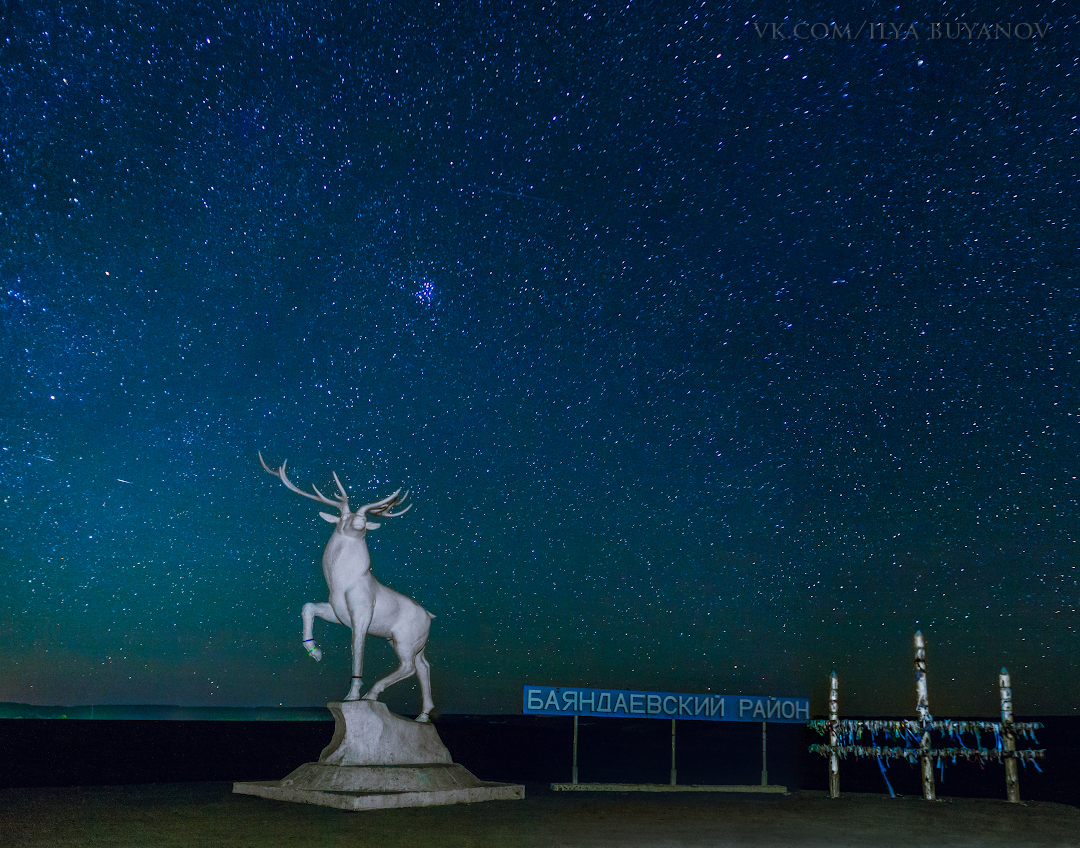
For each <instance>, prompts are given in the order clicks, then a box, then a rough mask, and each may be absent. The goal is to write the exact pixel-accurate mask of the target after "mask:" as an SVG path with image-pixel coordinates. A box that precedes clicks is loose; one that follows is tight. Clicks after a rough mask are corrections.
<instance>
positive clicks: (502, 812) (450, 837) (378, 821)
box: [0, 783, 1080, 848]
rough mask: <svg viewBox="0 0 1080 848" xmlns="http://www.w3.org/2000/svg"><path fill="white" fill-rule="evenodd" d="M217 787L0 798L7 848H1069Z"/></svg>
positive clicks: (104, 789) (592, 810) (908, 824)
mask: <svg viewBox="0 0 1080 848" xmlns="http://www.w3.org/2000/svg"><path fill="white" fill-rule="evenodd" d="M231 790H232V786H231V784H228V783H187V784H159V785H141V786H94V787H68V788H34V789H5V790H0V844H2V845H3V846H5V848H67V846H95V848H97V846H140V848H142V846H161V848H173V846H176V848H197V846H214V847H215V848H239V846H252V848H255V846H258V848H273V846H279V845H280V846H295V848H306V846H312V848H315V847H316V846H317V848H335V847H336V846H342V848H345V846H348V848H366V846H372V848H375V846H378V848H396V846H402V848H406V846H407V847H408V848H442V846H448V848H449V846H454V848H457V846H461V847H462V848H465V847H466V846H468V848H479V847H480V846H499V848H502V847H503V846H506V848H517V846H529V847H530V848H534V847H535V848H541V847H542V848H549V846H560V848H562V847H563V846H565V848H572V847H573V846H581V848H586V846H597V847H598V846H649V848H666V847H667V846H670V848H675V846H755V847H756V846H815V848H816V846H821V848H845V846H881V848H892V846H904V848H915V847H916V846H927V848H953V846H971V848H976V846H978V848H997V846H1001V848H1005V846H1009V848H1026V846H1032V848H1035V846H1080V809H1077V808H1075V807H1071V806H1066V805H1061V804H1052V803H1046V802H1030V803H1026V804H1021V805H1015V804H1007V803H1005V802H1003V801H996V800H981V799H970V798H953V799H948V800H945V801H940V802H936V803H927V802H924V801H923V800H922V799H921V798H911V797H905V798H897V799H895V800H892V799H889V798H888V797H887V796H884V795H868V794H853V795H847V796H845V797H843V798H840V799H838V800H835V801H834V800H830V799H829V798H828V796H827V795H826V794H825V793H822V792H799V793H796V794H793V795H789V796H771V797H767V796H749V795H744V796H736V795H704V794H695V795H666V796H662V797H661V796H643V795H641V794H637V793H635V794H633V795H630V794H608V793H603V794H601V793H596V794H573V795H568V794H558V793H553V792H551V791H550V790H548V789H547V788H546V787H545V786H543V785H531V786H528V787H527V790H526V798H525V800H524V801H497V802H490V803H486V804H472V805H457V806H451V807H427V808H419V809H403V810H374V811H367V812H355V813H354V812H343V811H340V810H331V809H326V808H322V807H313V806H308V805H304V804H289V803H285V802H277V801H266V800H263V799H260V798H252V797H249V796H242V795H233V794H232V791H231Z"/></svg>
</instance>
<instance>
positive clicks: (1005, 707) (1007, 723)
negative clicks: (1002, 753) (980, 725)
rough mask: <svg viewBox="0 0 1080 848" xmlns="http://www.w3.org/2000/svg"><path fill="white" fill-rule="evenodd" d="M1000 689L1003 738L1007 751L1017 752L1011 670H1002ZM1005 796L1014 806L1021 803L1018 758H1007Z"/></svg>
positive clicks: (999, 676) (999, 679)
mask: <svg viewBox="0 0 1080 848" xmlns="http://www.w3.org/2000/svg"><path fill="white" fill-rule="evenodd" d="M998 689H1000V690H1001V736H1002V738H1003V739H1004V741H1005V750H1006V751H1015V750H1016V731H1015V730H1013V714H1012V680H1011V679H1010V678H1009V670H1008V669H1007V668H1002V669H1001V674H999V675H998ZM1005 795H1006V797H1007V798H1008V799H1009V802H1010V803H1012V804H1019V803H1020V777H1019V776H1018V775H1017V773H1016V757H1005Z"/></svg>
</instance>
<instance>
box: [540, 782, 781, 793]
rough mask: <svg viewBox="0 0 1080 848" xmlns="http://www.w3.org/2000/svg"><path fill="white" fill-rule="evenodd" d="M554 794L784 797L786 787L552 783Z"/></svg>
mask: <svg viewBox="0 0 1080 848" xmlns="http://www.w3.org/2000/svg"><path fill="white" fill-rule="evenodd" d="M551 788H552V789H554V790H555V791H556V792H765V793H769V794H776V795H786V794H787V787H786V786H774V785H768V786H761V785H759V784H756V783H751V784H747V785H745V786H740V785H738V784H730V785H715V786H710V785H708V784H705V783H691V784H687V785H685V786H684V785H682V784H676V785H674V786H672V785H671V784H670V783H553V784H551Z"/></svg>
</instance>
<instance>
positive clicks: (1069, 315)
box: [0, 2, 1080, 715]
mask: <svg viewBox="0 0 1080 848" xmlns="http://www.w3.org/2000/svg"><path fill="white" fill-rule="evenodd" d="M1063 9H1064V6H1063V4H1060V3H1051V2H1048V3H1043V4H1038V5H1036V6H1030V7H1027V6H1023V5H1022V6H1021V8H1017V7H1015V6H1012V7H1009V8H997V7H991V6H986V7H985V8H982V9H980V20H983V19H985V20H1032V21H1042V22H1045V23H1046V24H1048V25H1049V27H1050V29H1049V31H1048V32H1047V34H1046V35H1045V37H1044V38H1041V39H1030V40H1007V41H998V42H970V41H969V42H964V41H937V42H931V41H927V40H919V39H906V40H897V41H880V40H879V41H874V40H871V39H865V38H864V39H861V40H856V41H835V40H834V41H821V42H814V41H804V42H796V41H794V40H791V39H788V40H780V39H775V38H771V37H762V36H761V35H759V33H758V31H757V30H756V29H755V26H754V22H755V21H775V20H783V19H784V16H785V15H786V14H787V12H786V11H785V10H782V9H776V8H772V7H771V4H764V5H763V6H762V8H761V9H759V10H755V12H754V14H753V15H752V16H746V12H745V11H742V12H740V11H738V10H735V9H733V8H731V7H727V6H724V5H717V4H711V3H697V2H694V3H687V2H683V3H658V4H644V3H629V4H625V5H619V6H618V7H617V8H616V7H614V6H612V7H607V6H603V5H592V4H587V3H584V4H583V3H569V4H562V3H558V4H548V5H547V6H543V5H540V6H538V5H537V4H519V3H516V2H515V3H505V4H486V3H467V4H454V3H446V2H427V3H423V4H420V5H419V6H417V7H415V8H413V7H410V8H409V9H408V10H406V9H405V8H404V7H402V6H400V4H386V3H378V4H376V3H372V4H359V5H356V6H353V7H350V8H347V9H346V8H344V7H339V6H337V5H334V4H331V5H330V6H327V7H322V6H320V5H319V4H316V5H315V6H312V5H311V4H300V3H287V2H286V3H281V2H271V3H249V2H238V3H231V4H211V3H203V2H186V3H182V4H168V3H152V4H142V3H125V2H110V3H106V4H104V5H101V4H98V5H95V6H93V7H92V8H83V7H78V6H73V5H72V4H66V3H57V2H44V3H38V4H33V5H32V6H31V5H30V4H19V3H16V4H13V5H9V7H8V8H7V10H6V11H5V16H6V20H5V31H4V32H3V34H2V36H0V51H2V54H3V57H4V61H3V63H0V65H2V68H0V161H2V163H3V169H2V173H0V181H2V184H3V190H2V191H0V233H2V241H0V247H2V249H0V352H2V356H0V391H2V394H3V405H2V408H0V516H2V524H0V575H2V577H3V583H4V587H5V591H4V592H3V597H2V600H0V667H3V668H4V669H5V672H4V674H3V675H2V678H0V701H12V702H24V703H40V704H51V703H56V704H80V703H133V704H134V703H149V704H155V703H157V704H186V705H221V706H240V705H277V704H284V705H314V704H320V703H323V702H325V701H327V700H333V699H337V698H340V697H341V696H342V695H343V694H344V692H345V690H346V688H347V678H348V674H349V672H348V670H347V663H348V639H347V632H346V631H345V630H344V629H343V628H340V627H331V626H330V625H325V624H323V623H322V622H320V623H319V624H318V628H319V629H317V632H316V636H317V638H318V639H319V641H320V644H321V645H322V646H323V648H324V650H325V651H326V658H325V659H324V661H323V662H322V663H321V664H320V665H316V664H314V663H312V662H311V661H310V660H309V659H308V658H307V657H306V655H305V654H304V652H303V650H302V649H301V646H300V644H299V643H300V638H301V637H300V629H299V624H300V621H299V611H300V607H301V606H302V605H303V604H304V603H305V602H307V601H321V600H324V599H325V585H324V584H323V580H322V575H321V572H320V569H319V564H318V563H319V556H320V552H321V547H322V545H323V544H324V543H325V540H326V538H327V537H328V532H329V525H326V524H324V523H323V522H322V521H321V520H319V518H318V516H317V514H316V512H317V510H316V509H314V508H313V505H312V504H310V503H309V502H307V501H303V500H302V499H300V498H297V497H295V496H294V495H292V494H290V493H288V492H286V491H285V490H284V488H283V487H282V486H280V484H277V483H275V481H274V480H273V479H272V478H270V477H268V476H267V475H266V474H264V473H263V472H262V470H261V469H260V467H259V464H258V460H257V456H256V452H257V451H260V450H261V451H262V452H263V454H264V455H265V456H266V457H267V460H268V461H269V462H271V463H274V464H280V462H281V461H282V460H284V459H286V458H288V459H289V461H290V469H292V474H293V479H294V480H295V481H297V482H298V483H299V484H300V485H303V486H309V485H312V484H314V485H317V486H319V487H320V488H321V487H322V486H323V485H324V484H326V483H327V482H328V481H329V480H330V473H331V471H333V470H336V471H337V473H338V474H339V475H340V476H341V477H342V479H343V480H344V481H345V482H346V485H347V487H348V488H349V491H350V494H351V495H352V496H353V497H354V499H366V500H375V499H377V498H379V497H383V496H385V495H387V494H389V493H390V492H392V491H393V490H394V489H397V488H398V487H399V486H403V487H406V488H408V489H410V491H411V495H410V500H411V501H412V502H413V503H414V504H415V507H414V509H413V510H412V511H411V512H410V513H409V514H408V515H407V516H404V517H401V518H399V519H394V520H391V521H388V522H386V523H385V525H384V527H383V528H381V529H380V530H379V531H378V532H377V533H374V534H373V535H372V538H371V541H372V548H373V561H374V570H375V573H376V575H377V576H378V577H379V578H380V579H381V580H382V581H383V582H385V583H387V584H388V585H390V586H392V587H394V588H396V589H398V590H399V591H402V592H404V593H406V594H409V595H410V596H412V597H415V598H416V599H417V600H419V601H420V602H421V603H422V604H423V605H424V606H425V607H426V608H427V609H429V610H430V611H431V612H433V613H434V614H435V615H436V619H435V621H434V624H433V628H432V636H431V642H430V643H429V649H428V656H429V658H430V660H431V663H432V666H433V680H434V685H435V698H436V702H437V704H438V707H439V708H440V709H441V710H444V711H448V712H514V711H517V710H519V709H520V697H521V685H522V684H523V683H525V682H530V683H550V684H554V685H590V686H597V687H614V688H639V689H653V690H667V691H685V692H690V691H704V690H706V689H711V690H712V691H729V692H738V691H742V692H748V693H750V692H752V693H762V692H764V693H770V694H809V695H812V696H813V697H814V698H815V705H818V706H820V704H819V702H820V701H821V700H822V698H823V695H824V690H825V686H826V680H827V675H828V673H829V672H830V671H831V670H832V669H833V668H836V669H837V671H838V672H839V673H840V675H841V679H842V680H843V681H844V685H845V689H844V698H845V708H846V709H848V710H850V711H853V712H858V713H862V714H872V713H884V714H905V715H906V714H908V713H909V712H910V711H911V709H912V708H913V704H914V701H913V698H914V696H913V694H912V693H911V692H910V691H909V689H910V686H909V677H910V663H911V657H910V654H911V650H910V640H911V633H912V631H914V630H915V629H916V628H917V627H921V628H922V630H923V631H924V632H925V633H926V634H927V638H928V642H929V646H930V647H929V651H930V668H931V686H932V692H931V694H932V697H933V699H934V700H933V702H932V703H933V704H934V707H935V712H938V713H941V714H945V713H947V712H950V711H951V712H953V713H956V714H968V715H970V714H976V713H987V712H992V711H993V709H994V699H995V697H996V696H995V694H994V686H995V685H996V673H997V670H998V669H999V668H1000V667H1001V666H1002V665H1007V666H1009V668H1010V670H1011V671H1012V673H1013V680H1014V687H1015V691H1016V699H1017V709H1018V711H1019V712H1021V713H1028V714H1032V713H1042V714H1048V713H1063V714H1071V713H1072V712H1074V711H1075V709H1076V705H1077V704H1078V703H1080V682H1078V681H1080V675H1078V674H1077V671H1078V665H1077V659H1076V657H1077V647H1078V641H1077V640H1078V634H1077V600H1078V591H1080V589H1078V585H1080V584H1078V580H1080V572H1078V565H1080V547H1078V540H1077V528H1078V527H1080V500H1078V495H1080V481H1078V477H1080V433H1078V425H1080V397H1078V391H1077V386H1078V385H1080V367H1078V362H1077V329H1078V322H1080V295H1078V293H1077V289H1076V284H1075V278H1076V269H1077V257H1078V254H1077V248H1078V244H1077V230H1076V152H1075V151H1076V146H1077V142H1078V140H1080V104H1078V99H1077V94H1076V92H1077V91H1078V90H1080V80H1078V69H1077V59H1076V57H1077V55H1078V53H1077V51H1076V49H1075V47H1076V34H1077V33H1078V32H1080V20H1078V19H1077V18H1076V17H1075V16H1069V15H1068V14H1066V12H1065V11H1063ZM817 14H818V16H819V17H820V18H821V19H822V20H826V19H827V20H833V18H834V17H835V16H838V15H841V11H838V10H836V9H830V10H828V11H826V10H818V13H817ZM890 14H891V15H892V16H893V17H896V18H898V19H905V20H906V19H913V18H912V17H911V16H912V14H914V13H912V12H911V11H910V10H909V11H906V12H905V11H903V10H902V9H901V7H899V6H898V7H896V10H895V11H894V12H892V13H890ZM919 14H920V15H921V14H923V13H922V12H920V13H919ZM971 14H973V13H970V12H968V11H965V10H957V9H954V8H952V7H951V6H950V5H949V4H943V5H942V8H941V10H940V14H939V17H940V19H942V20H945V19H949V20H960V19H965V20H966V19H968V17H969V16H970V15H971ZM850 17H851V20H852V21H853V22H855V23H857V22H858V21H859V20H861V19H862V17H865V13H863V12H857V13H856V12H852V13H851V15H850ZM931 19H934V20H936V19H937V18H931ZM918 20H920V21H921V20H922V19H921V18H918ZM375 641H378V642H380V644H371V645H369V649H368V652H369V666H370V667H371V668H373V669H374V671H372V672H368V673H366V675H365V676H366V677H369V678H370V679H371V680H372V681H373V680H374V679H375V678H374V676H373V675H374V674H378V673H380V672H382V673H385V671H387V670H388V669H389V668H391V667H392V654H391V652H390V650H389V648H388V647H387V646H386V645H385V644H382V643H381V640H375ZM411 685H412V684H409V685H408V686H406V685H403V686H399V687H396V688H397V689H399V690H401V691H400V692H393V691H392V692H388V693H387V696H386V697H387V700H388V701H389V702H390V703H391V705H392V706H396V707H398V708H401V709H404V708H405V707H406V706H407V704H409V703H411V702H412V701H414V700H415V692H414V690H412V689H410V688H409V686H411Z"/></svg>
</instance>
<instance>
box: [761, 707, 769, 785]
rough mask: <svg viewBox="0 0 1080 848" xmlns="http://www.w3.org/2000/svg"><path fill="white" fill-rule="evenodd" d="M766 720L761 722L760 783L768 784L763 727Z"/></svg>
mask: <svg viewBox="0 0 1080 848" xmlns="http://www.w3.org/2000/svg"><path fill="white" fill-rule="evenodd" d="M766 726H767V725H766V722H764V721H763V722H762V723H761V785H762V786H768V785H769V767H768V762H769V761H768V759H767V758H766V756H765V727H766Z"/></svg>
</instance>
